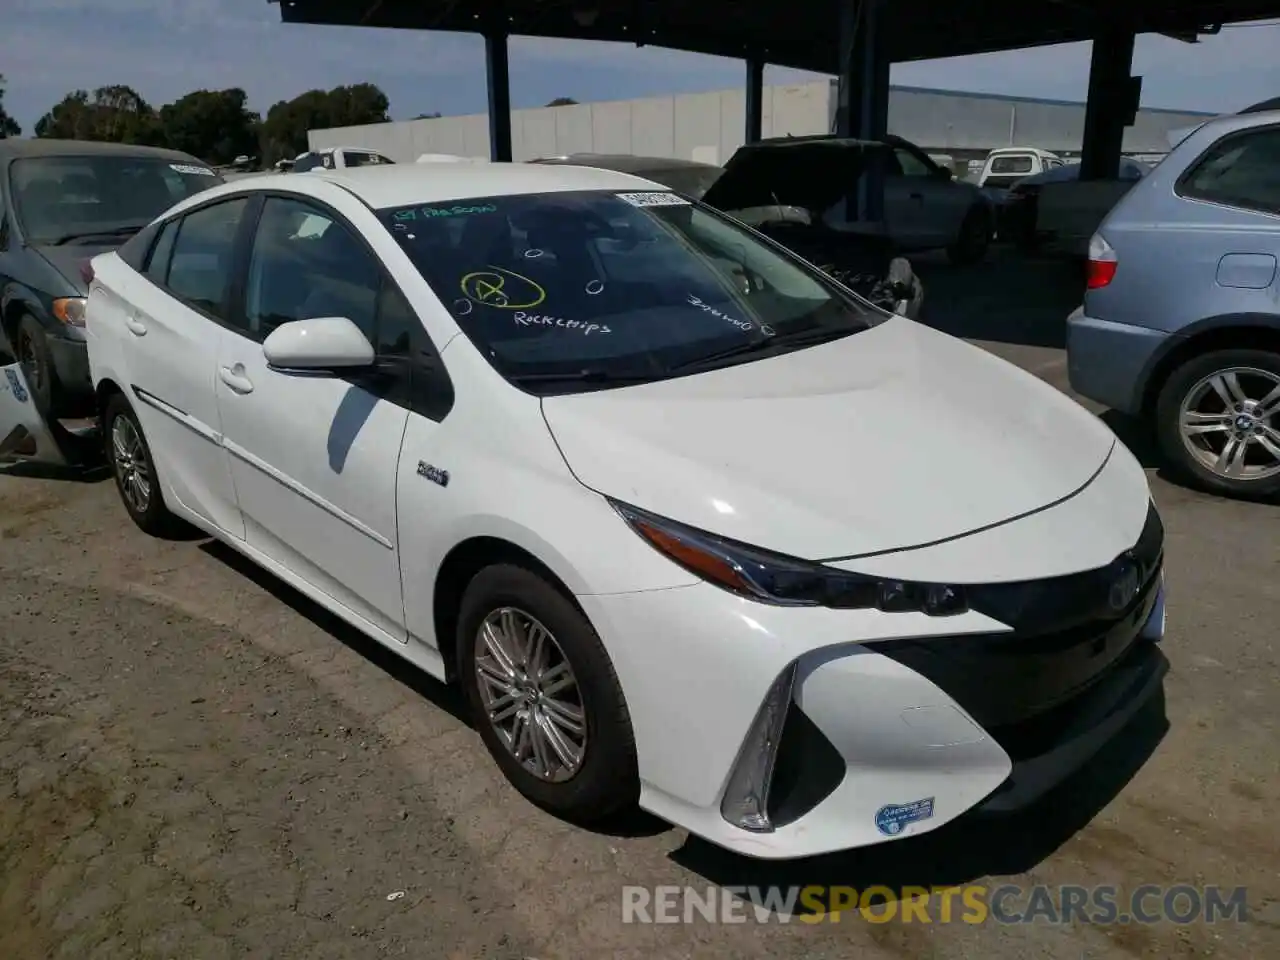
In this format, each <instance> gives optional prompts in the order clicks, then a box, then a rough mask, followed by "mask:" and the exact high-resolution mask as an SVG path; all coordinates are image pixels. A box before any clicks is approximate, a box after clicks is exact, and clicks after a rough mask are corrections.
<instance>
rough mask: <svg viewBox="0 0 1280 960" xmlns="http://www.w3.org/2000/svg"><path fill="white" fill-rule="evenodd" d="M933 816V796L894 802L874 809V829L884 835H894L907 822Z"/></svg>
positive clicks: (904, 827)
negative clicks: (907, 801) (910, 801)
mask: <svg viewBox="0 0 1280 960" xmlns="http://www.w3.org/2000/svg"><path fill="white" fill-rule="evenodd" d="M932 816H933V797H928V798H926V799H924V800H917V801H915V802H914V803H895V804H890V805H889V806H887V807H881V808H880V809H879V810H877V811H876V829H877V830H879V831H880V832H881V833H883V834H884V835H885V836H886V837H896V836H897V835H898V834H900V833H901V832H902V831H903V830H904V829H906V827H907V825H908V824H911V823H915V822H916V821H917V820H928V819H929V818H930V817H932Z"/></svg>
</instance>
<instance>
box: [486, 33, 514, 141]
mask: <svg viewBox="0 0 1280 960" xmlns="http://www.w3.org/2000/svg"><path fill="white" fill-rule="evenodd" d="M484 59H485V69H486V73H487V75H488V83H489V159H491V160H493V161H495V162H506V163H510V162H511V77H510V72H509V69H508V63H507V36H506V34H503V33H493V34H485V38H484Z"/></svg>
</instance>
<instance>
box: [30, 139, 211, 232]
mask: <svg viewBox="0 0 1280 960" xmlns="http://www.w3.org/2000/svg"><path fill="white" fill-rule="evenodd" d="M221 182H222V178H221V177H220V176H218V175H217V174H216V173H214V171H213V170H211V169H209V168H208V167H206V166H204V165H203V164H200V163H197V162H195V161H192V162H190V163H181V162H176V161H170V160H168V159H166V158H164V157H147V156H136V157H130V156H81V157H75V156H67V157H24V158H23V159H20V160H15V161H14V162H13V164H12V165H11V166H10V168H9V184H10V189H11V192H12V195H13V205H14V209H15V211H16V213H17V217H18V221H19V223H20V224H21V226H22V230H23V235H24V236H25V237H26V239H27V241H28V242H29V243H69V242H74V241H76V240H96V239H99V238H106V237H123V236H127V235H128V234H129V233H130V232H136V231H137V230H140V229H142V228H143V227H144V226H146V225H147V224H148V223H150V222H151V221H152V220H154V219H155V218H156V217H158V216H159V215H160V214H162V213H164V211H165V210H167V209H169V207H171V206H173V205H174V204H175V203H177V202H178V201H180V200H185V199H186V198H187V197H189V196H191V195H192V194H195V193H199V192H200V191H201V190H206V189H208V188H209V187H211V186H213V185H214V184H218V183H221Z"/></svg>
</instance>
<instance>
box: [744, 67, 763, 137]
mask: <svg viewBox="0 0 1280 960" xmlns="http://www.w3.org/2000/svg"><path fill="white" fill-rule="evenodd" d="M763 127H764V61H763V60H761V59H760V58H759V57H749V58H748V59H747V129H746V135H745V142H746V143H755V142H756V141H758V140H759V139H760V138H761V136H762V130H763Z"/></svg>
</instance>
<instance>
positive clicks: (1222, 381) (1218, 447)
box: [1156, 349, 1280, 497]
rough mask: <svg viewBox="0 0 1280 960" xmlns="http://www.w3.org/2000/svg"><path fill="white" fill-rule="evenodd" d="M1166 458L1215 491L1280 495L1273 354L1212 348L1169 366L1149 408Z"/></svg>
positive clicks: (1278, 400) (1278, 357) (1276, 358)
mask: <svg viewBox="0 0 1280 960" xmlns="http://www.w3.org/2000/svg"><path fill="white" fill-rule="evenodd" d="M1156 431H1157V434H1158V436H1159V439H1160V446H1161V449H1162V450H1163V451H1164V453H1165V456H1167V457H1168V458H1169V460H1170V461H1172V463H1173V464H1174V465H1175V466H1176V467H1177V468H1178V469H1179V470H1180V471H1181V472H1182V473H1183V474H1185V475H1186V476H1187V477H1188V478H1189V479H1191V480H1192V481H1194V482H1195V483H1197V484H1198V485H1199V486H1201V487H1203V488H1205V489H1207V490H1211V491H1213V492H1215V493H1222V494H1227V495H1229V496H1243V497H1270V496H1274V495H1276V494H1280V354H1278V353H1273V352H1271V351H1268V350H1243V349H1242V350H1218V351H1214V352H1212V353H1207V354H1204V355H1203V356H1199V357H1196V358H1194V359H1193V360H1190V361H1188V362H1187V363H1185V364H1183V365H1182V366H1181V367H1179V368H1178V369H1176V370H1175V371H1174V372H1173V374H1172V376H1170V377H1169V380H1168V381H1167V382H1166V383H1165V385H1164V387H1163V389H1161V391H1160V396H1159V399H1158V400H1157V403H1156Z"/></svg>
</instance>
